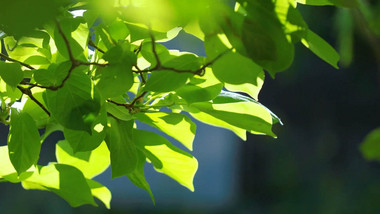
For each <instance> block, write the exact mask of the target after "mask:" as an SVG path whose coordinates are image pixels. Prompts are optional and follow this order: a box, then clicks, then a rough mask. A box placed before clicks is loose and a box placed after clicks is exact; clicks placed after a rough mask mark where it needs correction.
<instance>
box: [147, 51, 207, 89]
mask: <svg viewBox="0 0 380 214" xmlns="http://www.w3.org/2000/svg"><path fill="white" fill-rule="evenodd" d="M161 55H164V54H161ZM159 56H160V55H159ZM168 58H170V59H167V60H165V61H161V60H160V62H161V63H162V64H163V66H164V68H163V69H161V70H155V71H153V72H152V74H151V75H150V77H149V79H148V81H147V83H146V85H145V90H148V91H154V92H168V91H173V90H176V89H177V88H179V87H181V86H183V85H185V83H186V82H187V80H188V79H189V78H190V77H192V76H193V75H194V74H193V73H194V72H195V71H196V70H197V69H199V68H200V66H201V65H200V59H199V58H198V57H196V56H195V55H193V54H183V55H180V56H174V57H173V56H169V57H168ZM160 59H161V58H160ZM154 63H155V60H154ZM165 68H171V69H174V70H171V69H165Z"/></svg>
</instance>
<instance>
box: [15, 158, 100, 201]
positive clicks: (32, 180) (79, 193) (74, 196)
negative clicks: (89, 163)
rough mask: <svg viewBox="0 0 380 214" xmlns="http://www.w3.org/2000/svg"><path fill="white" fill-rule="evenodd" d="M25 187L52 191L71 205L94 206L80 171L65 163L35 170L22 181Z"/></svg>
mask: <svg viewBox="0 0 380 214" xmlns="http://www.w3.org/2000/svg"><path fill="white" fill-rule="evenodd" d="M22 185H23V187H24V188H25V189H38V190H47V191H51V192H54V193H55V194H57V195H59V196H61V197H62V198H63V199H65V200H66V201H67V202H68V203H69V204H70V205H71V206H73V207H78V206H81V205H84V204H92V205H94V206H96V203H95V201H94V198H93V196H92V193H91V189H90V187H89V185H88V184H87V181H86V179H85V177H84V176H83V174H82V172H81V171H79V170H78V169H77V168H75V167H73V166H69V165H65V164H50V165H48V166H44V167H41V168H40V169H39V170H36V171H35V172H34V174H33V175H32V176H31V177H29V178H28V179H26V180H24V181H23V182H22Z"/></svg>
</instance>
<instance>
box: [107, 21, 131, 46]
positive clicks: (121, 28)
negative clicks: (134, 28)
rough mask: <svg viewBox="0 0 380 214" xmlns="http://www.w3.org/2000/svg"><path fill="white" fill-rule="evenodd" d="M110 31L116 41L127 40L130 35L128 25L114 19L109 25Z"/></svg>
mask: <svg viewBox="0 0 380 214" xmlns="http://www.w3.org/2000/svg"><path fill="white" fill-rule="evenodd" d="M108 33H109V34H110V36H111V37H112V39H113V40H114V41H116V42H117V41H119V40H125V38H126V37H127V36H128V35H129V30H128V28H127V25H126V24H125V23H124V22H122V21H119V20H117V21H114V22H113V23H111V24H110V25H109V26H108Z"/></svg>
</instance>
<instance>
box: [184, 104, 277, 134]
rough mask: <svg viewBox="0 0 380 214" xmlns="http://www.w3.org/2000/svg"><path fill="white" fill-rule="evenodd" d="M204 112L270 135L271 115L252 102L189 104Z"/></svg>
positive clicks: (255, 132) (237, 125)
mask: <svg viewBox="0 0 380 214" xmlns="http://www.w3.org/2000/svg"><path fill="white" fill-rule="evenodd" d="M191 107H194V108H196V109H198V110H200V111H202V112H204V113H206V114H209V115H211V116H213V117H215V118H218V119H220V120H223V121H225V122H227V123H229V124H231V125H233V126H236V127H239V128H242V129H245V130H247V131H249V132H251V133H254V134H266V135H269V136H272V137H275V136H276V135H275V134H274V133H273V132H272V117H271V115H270V113H269V112H268V111H267V109H266V108H264V107H263V106H261V105H259V104H256V103H252V102H238V103H226V104H211V103H194V104H192V105H191Z"/></svg>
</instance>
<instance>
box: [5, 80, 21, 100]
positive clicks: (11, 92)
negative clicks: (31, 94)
mask: <svg viewBox="0 0 380 214" xmlns="http://www.w3.org/2000/svg"><path fill="white" fill-rule="evenodd" d="M21 95H22V93H21V91H20V90H19V89H18V88H15V87H12V86H10V85H8V84H7V83H5V82H4V80H3V79H1V78H0V97H1V98H2V99H3V100H4V101H6V102H7V103H10V102H15V101H16V100H18V99H20V97H21Z"/></svg>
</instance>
